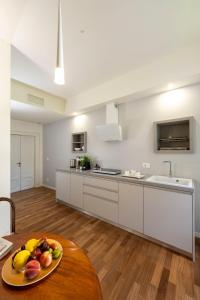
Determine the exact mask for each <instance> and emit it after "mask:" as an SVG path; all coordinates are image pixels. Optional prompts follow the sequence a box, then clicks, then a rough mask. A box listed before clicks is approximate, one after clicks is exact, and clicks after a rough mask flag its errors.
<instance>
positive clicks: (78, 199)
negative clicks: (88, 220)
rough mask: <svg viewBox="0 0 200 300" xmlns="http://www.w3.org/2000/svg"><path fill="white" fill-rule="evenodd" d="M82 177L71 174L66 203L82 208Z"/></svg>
mask: <svg viewBox="0 0 200 300" xmlns="http://www.w3.org/2000/svg"><path fill="white" fill-rule="evenodd" d="M82 194H83V176H82V175H79V174H71V178H70V197H69V201H68V203H69V204H71V205H73V206H76V207H79V208H83V195H82Z"/></svg>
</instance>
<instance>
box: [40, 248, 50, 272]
mask: <svg viewBox="0 0 200 300" xmlns="http://www.w3.org/2000/svg"><path fill="white" fill-rule="evenodd" d="M40 263H41V265H42V266H43V267H44V268H47V267H49V266H50V265H51V263H52V254H51V253H49V251H45V252H43V253H42V255H41V256H40Z"/></svg>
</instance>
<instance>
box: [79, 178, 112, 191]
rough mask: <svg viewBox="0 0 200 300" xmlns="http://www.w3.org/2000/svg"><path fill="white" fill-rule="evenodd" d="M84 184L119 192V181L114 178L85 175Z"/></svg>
mask: <svg viewBox="0 0 200 300" xmlns="http://www.w3.org/2000/svg"><path fill="white" fill-rule="evenodd" d="M84 184H85V185H90V186H94V187H98V188H102V189H107V190H110V191H115V192H118V183H117V182H116V181H112V180H107V179H101V178H93V177H84Z"/></svg>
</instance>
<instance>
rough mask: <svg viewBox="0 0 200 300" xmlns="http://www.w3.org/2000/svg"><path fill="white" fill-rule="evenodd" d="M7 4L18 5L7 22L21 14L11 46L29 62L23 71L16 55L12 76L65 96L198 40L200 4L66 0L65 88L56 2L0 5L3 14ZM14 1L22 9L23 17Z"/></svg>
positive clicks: (185, 0) (154, 0) (196, 1)
mask: <svg viewBox="0 0 200 300" xmlns="http://www.w3.org/2000/svg"><path fill="white" fill-rule="evenodd" d="M7 2H9V3H10V2H12V3H13V4H14V3H15V5H13V6H12V9H10V10H7V11H6V16H5V15H4V21H5V24H7V23H6V22H9V20H10V19H12V17H13V10H16V15H17V16H18V25H17V26H16V31H15V34H14V35H13V38H12V43H13V45H14V46H15V47H16V48H17V49H18V50H20V51H21V52H22V53H23V54H25V55H26V56H27V57H28V58H29V59H30V60H31V61H29V60H28V59H27V58H24V57H23V56H21V61H23V60H24V61H25V62H24V63H23V70H22V68H20V64H19V61H20V60H19V53H17V51H13V56H12V65H13V67H12V74H13V75H12V76H13V77H14V78H15V79H18V80H21V78H23V81H24V82H25V83H28V84H31V85H34V86H37V87H39V88H43V89H45V90H48V91H50V92H53V93H55V94H58V95H60V96H64V97H67V96H70V95H73V94H77V93H79V92H80V91H82V90H85V89H89V88H91V87H93V86H95V85H97V84H101V83H103V82H105V81H107V80H109V79H111V78H114V77H116V76H119V75H121V74H123V73H126V72H128V71H130V70H133V69H135V68H138V67H142V66H144V65H145V64H148V63H150V62H152V61H153V60H155V59H156V58H157V57H162V56H164V55H166V54H168V53H169V52H173V51H174V50H175V49H179V48H182V47H184V46H187V45H188V44H190V43H193V42H196V41H197V40H199V39H200V17H199V11H200V1H199V0H192V1H191V0H167V1H161V0H148V1H147V0H123V1H122V0H84V1H81V0H62V4H63V24H64V26H63V27H64V28H63V31H64V55H65V70H66V85H65V86H64V87H57V86H56V85H55V84H54V82H53V70H54V66H55V55H56V22H57V0H42V1H39V0H37V1H36V0H26V1H22V0H21V1H20V0H15V1H9V0H6V1H0V11H1V6H2V5H3V3H7ZM16 2H18V3H19V4H20V5H21V8H22V5H23V9H21V14H20V13H19V7H17V6H16ZM1 14H2V13H1ZM1 14H0V17H1ZM15 18H16V16H15ZM0 19H1V18H0ZM7 20H8V21H7ZM10 23H11V22H10ZM5 24H4V26H5ZM11 25H12V24H11ZM11 25H10V26H11ZM11 27H12V26H11ZM12 28H13V27H12ZM82 30H84V31H85V32H84V33H81V32H80V31H82ZM17 57H18V59H17ZM17 60H18V61H17ZM29 63H34V64H37V68H38V69H39V74H41V75H38V76H35V74H34V72H29V67H30V66H29ZM40 76H41V78H43V80H38V78H39V77H40Z"/></svg>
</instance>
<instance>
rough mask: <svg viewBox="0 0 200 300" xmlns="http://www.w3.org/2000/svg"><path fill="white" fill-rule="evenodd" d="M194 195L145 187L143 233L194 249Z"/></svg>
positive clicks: (180, 247) (179, 246) (189, 250)
mask: <svg viewBox="0 0 200 300" xmlns="http://www.w3.org/2000/svg"><path fill="white" fill-rule="evenodd" d="M192 216H193V208H192V195H189V194H184V193H179V192H174V191H173V192H172V191H166V190H161V189H156V188H150V187H144V234H146V235H148V236H150V237H152V238H155V239H157V240H160V241H162V242H165V243H167V244H169V245H172V246H175V247H177V248H179V249H182V250H184V251H187V252H190V253H192V250H193V218H192Z"/></svg>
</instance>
